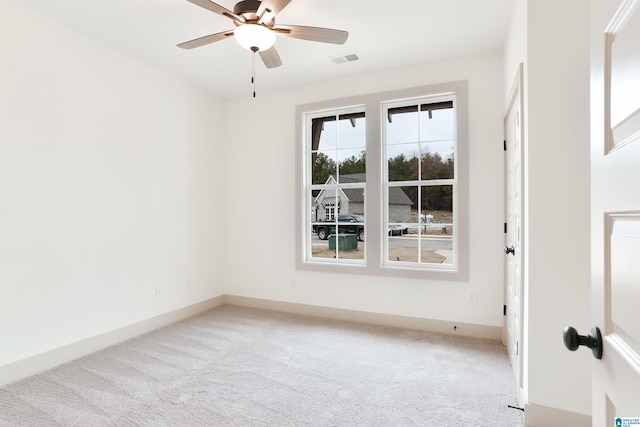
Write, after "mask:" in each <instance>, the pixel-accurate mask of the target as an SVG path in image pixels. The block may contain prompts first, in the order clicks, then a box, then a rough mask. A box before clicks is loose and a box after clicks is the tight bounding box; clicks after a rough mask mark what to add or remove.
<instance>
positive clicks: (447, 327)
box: [224, 295, 502, 341]
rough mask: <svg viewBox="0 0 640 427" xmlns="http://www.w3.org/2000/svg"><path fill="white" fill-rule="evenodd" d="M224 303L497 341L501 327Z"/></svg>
mask: <svg viewBox="0 0 640 427" xmlns="http://www.w3.org/2000/svg"><path fill="white" fill-rule="evenodd" d="M224 302H225V304H231V305H240V306H244V307H253V308H262V309H266V310H273V311H283V312H286V313H293V314H303V315H308V316H317V317H325V318H330V319H338V320H348V321H353V322H361V323H369V324H375V325H381V326H394V327H399V328H408V329H417V330H422V331H431V332H441V333H446V334H455V335H461V336H467V337H476V338H486V339H491V340H496V341H499V340H500V339H501V336H502V327H498V326H487V325H475V324H471V323H462V322H449V321H446V320H434V319H425V318H419V317H410V316H400V315H395V314H385V313H372V312H366V311H358V310H349V309H344V308H332V307H323V306H317V305H309V304H299V303H293V302H284V301H275V300H266V299H260V298H251V297H243V296H238V295H225V296H224Z"/></svg>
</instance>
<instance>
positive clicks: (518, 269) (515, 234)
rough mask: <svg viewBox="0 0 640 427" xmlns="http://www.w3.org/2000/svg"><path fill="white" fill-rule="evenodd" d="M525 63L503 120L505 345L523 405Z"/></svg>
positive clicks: (512, 91)
mask: <svg viewBox="0 0 640 427" xmlns="http://www.w3.org/2000/svg"><path fill="white" fill-rule="evenodd" d="M522 76H523V74H522V64H520V67H519V69H518V75H517V76H516V79H515V82H514V83H513V86H512V89H511V97H510V101H509V105H508V107H507V113H506V115H505V119H504V135H505V150H506V151H505V154H506V160H505V199H506V215H505V216H506V219H505V221H506V222H505V254H506V257H507V262H506V267H505V268H506V271H505V304H506V316H505V328H504V330H505V333H506V337H505V340H504V341H505V346H506V347H507V352H508V354H509V358H510V359H511V366H512V368H513V373H514V375H515V378H516V384H517V385H518V391H519V396H518V398H519V399H520V402H519V403H520V404H522V395H521V393H520V390H522V387H523V382H522V363H523V354H524V352H523V351H522V350H523V349H522V319H523V313H522V310H523V307H524V304H523V301H522V295H523V290H522V286H523V279H522V278H523V272H522V248H523V246H522V240H523V239H522V237H523V236H522V211H523V206H522V203H523V197H522V196H523V194H522V163H523V162H522V141H523V134H522V129H523V127H522V91H521V89H522Z"/></svg>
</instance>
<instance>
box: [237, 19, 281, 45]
mask: <svg viewBox="0 0 640 427" xmlns="http://www.w3.org/2000/svg"><path fill="white" fill-rule="evenodd" d="M233 35H234V37H235V38H236V41H237V42H238V44H239V45H240V46H242V47H243V48H245V49H247V50H252V51H256V50H258V51H265V50H267V49H269V48H270V47H271V46H273V44H274V43H275V42H276V34H275V33H274V32H273V31H271V30H270V29H268V28H267V27H265V26H264V25H260V24H244V25H240V26H239V27H238V28H236V29H235V31H234V32H233Z"/></svg>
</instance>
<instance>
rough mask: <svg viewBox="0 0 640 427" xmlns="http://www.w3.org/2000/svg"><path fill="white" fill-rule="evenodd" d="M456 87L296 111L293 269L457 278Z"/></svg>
mask: <svg viewBox="0 0 640 427" xmlns="http://www.w3.org/2000/svg"><path fill="white" fill-rule="evenodd" d="M466 88H467V84H466V82H464V81H460V82H452V83H447V84H441V85H434V86H427V87H421V88H413V89H403V90H398V91H393V92H385V93H378V94H371V95H366V96H361V97H353V98H346V99H338V100H333V101H326V102H321V103H315V104H308V105H301V106H298V107H297V109H296V114H297V116H296V117H297V119H296V121H297V133H298V135H299V138H297V139H296V155H297V159H298V161H297V162H296V173H297V178H298V179H297V186H296V188H297V196H296V197H297V198H296V200H297V202H298V206H299V207H300V209H299V211H298V213H297V215H296V224H297V230H298V231H297V234H296V249H297V251H296V252H297V254H298V258H297V262H296V265H297V267H298V268H299V269H310V270H316V271H332V272H349V273H362V274H376V275H390V276H404V277H415V278H433V279H448V280H465V279H466V277H467V263H468V261H467V260H468V253H467V247H468V244H467V235H468V230H467V198H468V195H467V192H468V190H467V187H468V184H467V160H466V159H467V148H466V147H467V140H466V139H467V130H466V129H467V123H466V121H467V109H466V96H467V94H466Z"/></svg>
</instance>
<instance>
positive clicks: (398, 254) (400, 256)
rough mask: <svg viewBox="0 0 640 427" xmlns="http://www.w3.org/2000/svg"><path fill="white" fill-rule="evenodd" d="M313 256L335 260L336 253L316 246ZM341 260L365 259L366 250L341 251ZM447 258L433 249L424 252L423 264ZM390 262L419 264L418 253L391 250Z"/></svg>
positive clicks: (413, 250)
mask: <svg viewBox="0 0 640 427" xmlns="http://www.w3.org/2000/svg"><path fill="white" fill-rule="evenodd" d="M312 255H313V256H314V257H317V258H335V255H336V254H335V251H333V250H329V249H328V248H327V247H318V246H314V248H313V253H312ZM339 255H340V258H343V259H364V249H356V250H355V251H340V254H339ZM445 259H446V258H445V257H444V256H442V255H440V254H437V253H436V252H435V251H434V250H433V249H423V250H422V262H423V263H428V264H442V263H443V262H444V260H445ZM389 260H390V261H402V262H418V251H417V250H415V249H411V248H390V249H389Z"/></svg>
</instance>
